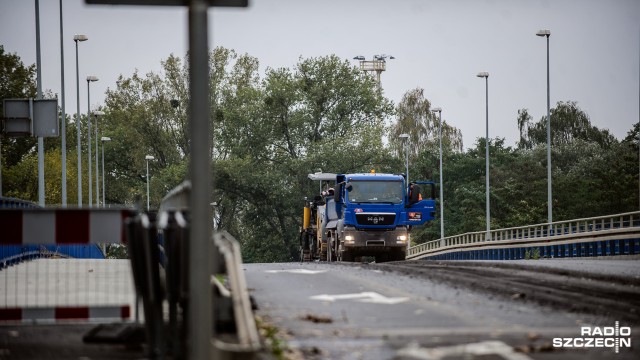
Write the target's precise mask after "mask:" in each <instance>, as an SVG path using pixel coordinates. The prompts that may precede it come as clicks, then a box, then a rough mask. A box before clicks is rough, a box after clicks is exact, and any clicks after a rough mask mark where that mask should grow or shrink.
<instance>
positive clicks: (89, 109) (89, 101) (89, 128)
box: [87, 75, 98, 207]
mask: <svg viewBox="0 0 640 360" xmlns="http://www.w3.org/2000/svg"><path fill="white" fill-rule="evenodd" d="M94 81H98V78H97V77H96V76H93V75H89V76H87V158H88V159H89V207H92V206H93V191H92V187H93V185H92V184H91V183H92V182H93V178H92V176H91V91H90V90H91V89H90V88H91V87H90V86H89V85H90V84H91V83H92V82H94ZM96 175H98V174H96Z"/></svg>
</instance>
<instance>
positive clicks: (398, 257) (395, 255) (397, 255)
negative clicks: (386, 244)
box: [390, 250, 407, 261]
mask: <svg viewBox="0 0 640 360" xmlns="http://www.w3.org/2000/svg"><path fill="white" fill-rule="evenodd" d="M390 255H391V256H390V258H391V259H390V260H391V261H404V260H405V259H406V258H407V252H406V251H405V250H402V251H394V252H392V253H391V254H390Z"/></svg>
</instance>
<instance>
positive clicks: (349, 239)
mask: <svg viewBox="0 0 640 360" xmlns="http://www.w3.org/2000/svg"><path fill="white" fill-rule="evenodd" d="M340 240H341V242H342V245H343V249H345V250H354V251H356V252H367V253H376V252H387V251H390V250H391V249H398V250H399V249H404V248H406V247H407V242H408V241H409V234H408V232H407V229H406V228H403V227H397V228H395V229H393V230H357V229H355V228H345V229H344V232H343V234H342V236H341V239H340Z"/></svg>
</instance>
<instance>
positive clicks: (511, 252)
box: [407, 211, 640, 260]
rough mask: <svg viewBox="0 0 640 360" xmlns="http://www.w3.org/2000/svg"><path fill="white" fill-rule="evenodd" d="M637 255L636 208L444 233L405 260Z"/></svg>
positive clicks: (638, 228) (639, 231)
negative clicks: (619, 211)
mask: <svg viewBox="0 0 640 360" xmlns="http://www.w3.org/2000/svg"><path fill="white" fill-rule="evenodd" d="M634 254H640V211H636V212H629V213H622V214H615V215H607V216H598V217H592V218H585V219H576V220H567V221H557V222H553V223H551V224H548V223H547V224H536V225H529V226H520V227H513V228H506V229H497V230H491V231H490V233H489V237H487V232H486V231H478V232H472V233H465V234H461V235H455V236H449V237H445V238H444V239H438V240H433V241H429V242H426V243H424V244H419V245H416V246H413V247H410V248H409V249H408V251H407V259H414V260H416V259H433V260H513V259H527V258H556V257H582V256H589V257H591V256H607V255H634Z"/></svg>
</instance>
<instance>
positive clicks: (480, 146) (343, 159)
mask: <svg viewBox="0 0 640 360" xmlns="http://www.w3.org/2000/svg"><path fill="white" fill-rule="evenodd" d="M4 64H9V65H4ZM161 64H162V70H161V71H160V72H158V73H153V72H152V73H148V74H139V73H138V72H135V73H133V74H131V75H129V76H123V75H121V76H120V77H119V79H118V81H117V83H116V87H115V88H114V89H111V90H108V91H107V93H106V100H105V105H104V106H103V107H102V108H101V110H103V111H104V112H105V115H104V116H103V117H101V118H100V120H99V129H100V132H101V133H100V136H108V137H110V138H111V139H112V141H111V142H107V143H104V144H101V145H104V150H105V151H104V154H105V173H106V179H105V180H106V187H107V189H106V200H107V204H127V205H135V204H138V205H141V204H142V203H143V202H145V200H146V199H144V198H145V197H146V182H147V167H146V166H147V161H146V160H145V156H146V155H152V156H154V158H155V160H152V161H149V162H148V165H149V175H150V178H149V182H150V200H151V201H150V203H151V208H152V209H155V208H157V207H158V206H159V204H160V202H161V200H162V197H163V196H164V195H165V194H166V193H167V192H168V191H170V190H171V189H172V188H174V187H175V186H176V185H178V184H179V183H181V182H182V181H183V180H184V179H185V178H188V177H189V174H188V172H189V166H188V163H189V157H190V155H191V149H190V143H189V138H190V134H189V126H188V119H189V113H188V112H189V107H188V104H189V91H188V88H189V76H188V75H189V63H188V61H186V60H184V59H181V58H179V57H176V56H174V55H171V56H169V57H168V58H167V59H166V60H164V61H162V62H161ZM0 65H2V66H0V78H1V79H3V80H4V79H10V80H7V82H6V83H5V82H4V81H3V83H1V84H0V86H2V87H0V89H1V91H3V92H2V94H1V95H2V96H3V97H25V96H33V94H34V92H35V89H34V80H33V76H34V67H33V66H30V67H24V65H22V64H21V63H20V61H19V58H18V57H17V55H7V54H4V52H3V49H2V48H1V47H0ZM210 69H211V72H210V74H209V79H210V84H211V85H210V86H211V91H210V103H211V112H210V114H211V115H210V119H209V121H210V122H211V125H212V133H211V134H210V136H211V137H212V146H211V148H210V149H209V152H210V154H211V157H212V162H211V168H212V171H213V174H214V176H213V184H212V186H211V189H212V191H211V194H210V199H211V201H212V202H215V203H216V204H217V206H216V207H215V209H213V208H212V212H211V214H210V215H211V216H212V217H213V218H214V225H215V227H217V228H218V229H225V230H227V231H229V232H230V233H231V234H233V235H234V236H235V237H236V238H237V239H238V240H239V241H240V242H241V244H242V254H243V256H244V258H245V261H250V262H270V261H289V260H292V259H295V258H296V256H297V253H298V248H297V247H298V231H299V227H300V225H301V222H302V207H303V204H304V202H303V200H304V198H305V197H312V196H314V195H316V193H317V192H318V188H317V186H318V185H317V183H313V182H311V181H310V180H308V178H307V175H308V174H309V173H313V172H317V171H324V172H335V173H340V172H342V173H349V172H367V171H369V170H370V169H371V168H375V169H376V171H377V172H392V173H400V172H404V159H405V157H404V155H405V152H404V147H403V145H404V143H403V142H402V140H401V139H400V138H399V135H400V134H404V133H406V134H409V136H410V138H409V141H410V143H409V144H410V145H411V146H410V147H409V148H410V173H411V174H412V175H411V179H412V180H413V179H418V180H434V179H438V178H439V171H440V169H439V152H438V150H437V148H438V121H437V120H438V119H437V118H436V117H435V116H434V114H433V112H432V111H431V110H432V108H431V103H430V101H429V100H428V99H426V98H425V96H424V90H423V89H420V88H417V89H412V90H409V91H408V92H407V93H406V94H405V95H404V96H403V98H402V101H401V102H400V103H399V104H397V106H395V107H394V105H393V104H392V103H391V102H390V101H389V100H388V99H386V98H385V97H383V96H382V93H381V91H380V89H379V87H378V86H377V83H376V82H375V80H374V79H373V78H372V77H371V76H369V75H367V74H365V73H363V72H361V71H360V70H359V69H358V68H356V67H354V66H353V65H351V64H350V63H349V62H347V61H344V60H341V59H339V58H338V57H336V56H334V55H331V56H323V57H317V58H306V59H304V58H300V59H299V61H298V63H297V64H296V65H295V66H293V67H291V68H268V69H267V70H266V71H265V72H264V73H260V71H259V61H258V59H256V58H255V57H252V56H250V55H248V54H238V53H236V52H235V51H233V50H231V49H225V48H216V49H213V50H212V51H211V53H210ZM11 71H13V72H15V74H14V73H11V74H10V73H9V72H11ZM12 76H13V77H14V78H12ZM7 89H8V90H7ZM551 115H552V116H551V123H552V137H553V140H552V144H553V146H552V165H553V167H552V171H553V174H552V175H553V194H554V195H553V209H554V220H568V219H573V218H581V217H589V216H596V215H603V214H611V213H619V212H626V211H633V210H636V209H637V205H638V203H637V201H638V196H637V195H638V187H637V184H638V170H637V169H638V153H639V152H638V142H639V140H640V139H639V137H640V125H639V124H635V125H634V126H633V128H632V129H631V130H630V131H629V134H628V136H627V137H626V138H625V139H623V140H622V141H619V140H617V139H615V138H614V137H613V136H612V135H611V134H610V133H609V132H608V130H601V129H598V128H597V127H595V126H593V125H592V124H591V122H590V120H589V117H588V116H587V114H586V113H584V112H583V111H582V110H581V109H580V108H579V107H578V106H577V104H576V103H575V102H570V101H569V102H559V103H558V104H557V105H556V107H555V108H554V109H553V110H552V112H551ZM389 119H392V120H391V122H390V124H389V125H385V124H387V123H388V122H389ZM70 120H72V121H71V122H70V126H68V127H67V139H68V154H67V161H68V162H69V164H67V169H68V175H67V178H68V184H67V185H68V186H67V188H68V201H69V203H70V204H73V203H74V202H75V199H76V197H77V193H76V191H77V186H76V184H77V173H76V170H75V169H76V166H77V164H76V161H77V157H76V150H77V147H76V139H75V133H76V129H77V128H76V126H81V127H82V128H86V117H83V116H80V117H77V116H76V117H75V118H73V119H70ZM452 122H453V121H452ZM515 122H516V123H517V125H518V127H519V129H520V135H521V136H520V141H519V142H518V144H517V147H515V148H513V147H509V146H506V145H505V141H504V139H499V138H496V139H489V152H490V164H491V170H490V183H491V190H490V199H491V227H492V228H494V229H497V228H504V227H512V226H522V225H528V224H534V223H543V222H546V219H547V203H546V201H547V182H546V172H547V163H546V162H547V160H546V118H542V119H541V120H540V121H539V122H537V123H534V122H532V117H531V115H529V113H528V111H527V110H526V109H522V110H520V111H518V114H517V118H516V121H515ZM442 132H443V150H444V151H443V169H442V171H443V179H444V183H443V184H439V186H442V189H443V192H444V199H440V200H441V202H440V203H439V205H438V206H440V204H443V205H444V215H445V217H444V220H445V235H446V236H449V235H455V234H459V233H464V232H471V231H482V230H484V228H485V219H486V213H485V195H486V194H485V180H486V178H485V176H486V174H485V160H486V159H485V144H486V141H487V139H484V138H480V139H477V140H476V142H475V143H474V145H473V146H472V147H470V148H469V149H467V150H464V151H463V147H462V134H461V132H460V130H458V129H457V128H455V127H454V126H451V125H449V123H448V122H447V121H443V125H442ZM83 133H84V132H83ZM85 137H86V134H83V138H82V139H81V141H82V144H83V146H82V148H83V155H82V160H81V161H83V172H84V174H83V179H84V183H83V189H82V191H83V193H84V198H85V203H86V198H87V192H88V186H89V185H88V184H87V179H88V174H87V169H88V164H87V163H86V161H87V160H86V159H87V154H86V152H85V150H86V138H85ZM20 141H23V143H20ZM7 142H8V145H5V144H7ZM21 144H22V145H21ZM34 144H35V141H33V139H30V138H24V139H18V140H15V139H11V140H7V139H3V151H2V155H3V166H4V167H5V168H6V171H3V185H4V188H5V195H8V196H14V197H19V198H23V199H26V200H32V201H35V200H36V199H37V176H36V174H37V171H36V169H37V156H36V154H35V152H34V146H33V145H34ZM45 149H46V153H45V159H46V160H45V175H46V177H45V183H46V188H47V198H46V201H47V203H49V204H55V203H59V202H60V192H61V189H60V177H61V174H60V169H61V166H62V164H61V159H60V158H61V156H60V140H59V139H46V141H45ZM94 166H95V165H94ZM5 168H3V170H5ZM92 185H93V184H92ZM143 199H144V200H143ZM214 210H215V211H214ZM437 214H439V211H438V212H437ZM440 221H441V219H436V220H435V221H433V222H431V223H430V224H429V225H427V226H425V227H422V228H416V229H415V232H414V233H413V235H412V240H413V241H414V242H423V241H428V240H433V239H437V238H439V236H440ZM117 250H118V249H115V248H114V249H113V252H114V254H115V252H117ZM114 254H112V255H113V256H119V255H117V254H115V255H114Z"/></svg>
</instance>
